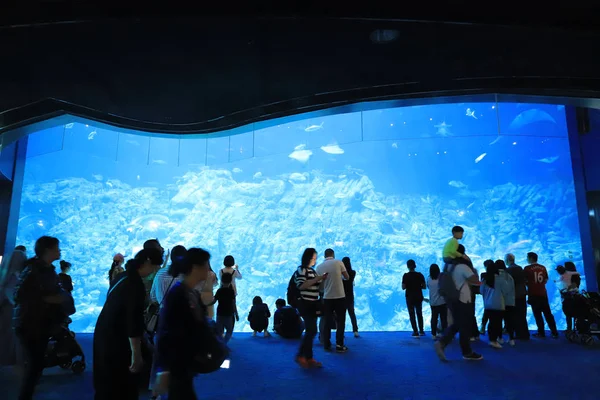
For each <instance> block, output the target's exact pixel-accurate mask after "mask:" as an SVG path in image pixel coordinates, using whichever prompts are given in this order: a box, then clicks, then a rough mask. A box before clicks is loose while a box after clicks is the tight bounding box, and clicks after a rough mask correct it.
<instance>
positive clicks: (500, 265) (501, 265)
mask: <svg viewBox="0 0 600 400" xmlns="http://www.w3.org/2000/svg"><path fill="white" fill-rule="evenodd" d="M494 266H495V267H496V269H497V270H498V271H506V263H505V262H504V260H496V262H494Z"/></svg>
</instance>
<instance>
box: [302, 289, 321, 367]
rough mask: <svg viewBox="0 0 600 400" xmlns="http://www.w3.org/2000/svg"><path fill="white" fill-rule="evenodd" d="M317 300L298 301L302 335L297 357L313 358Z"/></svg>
mask: <svg viewBox="0 0 600 400" xmlns="http://www.w3.org/2000/svg"><path fill="white" fill-rule="evenodd" d="M317 303H318V301H308V300H302V301H301V303H300V308H299V311H300V315H301V316H302V319H304V325H305V329H304V337H303V338H302V342H301V343H300V348H299V349H298V357H305V358H306V359H307V360H310V359H312V358H313V341H314V340H315V336H317V310H318V307H319V305H318V304H317Z"/></svg>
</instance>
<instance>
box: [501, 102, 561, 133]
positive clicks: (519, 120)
mask: <svg viewBox="0 0 600 400" xmlns="http://www.w3.org/2000/svg"><path fill="white" fill-rule="evenodd" d="M535 122H550V123H553V124H556V120H555V119H554V118H552V116H551V115H550V114H548V113H547V112H546V111H542V110H539V109H537V108H534V109H531V110H527V111H523V112H522V113H520V114H519V115H517V116H516V117H515V119H513V120H512V122H511V123H510V125H509V127H508V129H510V130H511V131H515V130H519V129H521V128H523V127H524V126H525V125H529V124H533V123H535Z"/></svg>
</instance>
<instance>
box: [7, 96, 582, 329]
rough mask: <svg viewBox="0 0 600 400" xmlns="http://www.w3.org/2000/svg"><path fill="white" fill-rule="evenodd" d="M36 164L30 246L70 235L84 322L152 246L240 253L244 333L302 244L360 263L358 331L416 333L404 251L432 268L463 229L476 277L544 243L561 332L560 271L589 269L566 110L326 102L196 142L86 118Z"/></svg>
mask: <svg viewBox="0 0 600 400" xmlns="http://www.w3.org/2000/svg"><path fill="white" fill-rule="evenodd" d="M27 157H28V158H27V162H26V170H25V179H24V190H23V196H22V204H21V215H20V218H19V227H18V244H23V245H26V246H27V247H28V249H33V243H34V242H35V240H36V239H37V238H38V237H40V236H42V235H52V236H56V237H58V238H59V239H60V240H61V241H62V251H63V258H64V259H66V260H68V261H70V262H72V264H73V268H72V271H71V274H72V277H73V282H74V286H75V290H74V297H75V302H76V306H77V313H76V314H75V315H74V316H73V325H72V327H73V329H74V330H75V331H79V332H90V331H92V330H93V328H94V324H95V322H96V318H97V316H98V314H99V313H100V310H101V308H102V305H103V303H104V300H105V298H106V292H107V288H108V284H109V282H108V279H107V276H108V270H109V268H110V266H111V261H112V257H113V255H114V254H115V253H117V252H120V253H123V254H125V255H126V257H131V256H133V255H134V254H135V252H136V251H138V250H139V249H140V248H141V246H142V244H143V242H144V241H145V240H146V239H149V238H158V239H159V240H160V241H161V243H162V244H163V246H164V247H165V248H171V247H173V246H175V245H178V244H182V245H184V246H186V247H192V246H200V247H203V248H206V249H208V250H209V251H210V252H211V253H212V255H213V259H212V265H213V268H215V269H217V268H220V267H221V264H222V260H223V258H224V257H225V256H226V255H228V254H231V255H233V256H234V257H235V259H236V261H237V263H238V265H239V266H240V271H241V272H242V274H243V280H242V281H240V282H239V283H238V292H239V297H238V307H239V310H240V314H241V319H240V323H239V324H237V325H236V330H243V331H249V330H250V328H249V325H248V323H247V322H246V318H245V314H247V312H248V311H249V309H250V307H251V302H252V299H253V297H254V296H261V297H262V298H263V300H264V301H265V302H266V303H267V304H268V305H269V307H270V308H271V309H274V307H275V300H276V299H277V298H280V297H281V298H285V295H286V288H287V284H288V281H289V279H290V276H291V274H292V273H293V272H294V270H295V269H296V267H297V266H298V265H299V263H300V257H301V255H302V252H303V250H304V248H306V247H315V248H316V249H317V250H318V251H319V261H321V260H322V259H323V251H324V250H325V249H326V248H328V247H331V248H333V249H334V250H335V251H336V256H337V257H338V258H342V257H345V256H347V257H350V259H351V261H352V265H353V267H354V269H355V270H356V271H357V278H356V282H355V295H356V301H355V305H356V314H357V316H358V323H359V328H360V330H361V331H394V330H411V329H410V323H409V318H408V313H407V310H406V302H405V298H404V293H403V291H402V288H401V282H402V275H403V274H404V273H405V272H407V268H406V261H407V260H409V259H414V260H415V261H416V263H417V266H418V271H420V272H422V273H423V274H424V275H425V276H426V277H427V276H428V274H429V266H430V264H432V263H438V264H441V252H442V247H443V245H444V242H445V241H446V240H447V239H448V238H449V237H450V236H451V232H450V230H451V228H452V226H454V225H462V226H463V227H464V228H465V231H466V232H465V236H464V241H463V243H464V245H465V247H466V249H467V253H468V254H469V255H470V256H471V258H472V259H473V261H474V263H475V266H476V267H477V268H478V269H479V270H480V271H482V270H483V261H484V260H486V259H488V258H492V259H498V258H503V257H504V255H505V254H506V253H507V252H512V253H514V254H515V255H516V256H517V261H518V263H519V264H520V265H523V266H524V265H525V264H526V260H525V258H526V253H527V252H529V251H535V252H536V253H538V254H539V256H540V262H541V263H542V264H544V265H546V267H547V268H548V271H549V273H550V277H551V280H550V282H549V283H548V291H549V296H550V302H551V305H552V309H553V311H554V314H555V316H556V317H557V321H558V323H559V328H560V327H561V326H562V327H564V322H565V321H564V316H563V314H562V311H561V306H560V294H559V291H558V285H557V284H556V283H554V281H553V279H557V278H558V276H557V275H556V273H555V272H554V267H555V266H556V265H557V264H558V263H562V262H564V261H566V260H572V261H574V262H575V264H576V265H577V266H578V267H579V269H580V270H582V264H581V259H582V256H581V244H580V236H579V227H578V219H577V209H576V204H575V193H574V186H573V174H572V169H571V160H570V152H569V144H568V140H567V129H566V121H565V112H564V107H562V106H556V105H543V104H510V103H498V104H496V103H471V104H444V105H428V106H412V107H401V108H385V109H375V110H373V109H371V110H368V111H359V112H353V113H345V114H332V113H331V112H330V113H329V114H321V115H319V114H310V115H307V116H306V118H305V119H301V118H298V117H296V118H294V119H293V120H292V119H287V120H286V119H282V120H278V121H271V123H270V124H263V125H250V126H247V127H245V128H242V129H238V130H235V131H231V132H222V133H221V134H219V135H213V136H211V135H209V136H205V135H201V136H186V137H169V136H166V135H164V136H162V137H159V136H156V135H155V136H152V135H139V134H134V133H124V132H122V131H121V132H118V131H117V130H111V129H107V128H106V127H100V126H94V124H93V123H92V122H89V123H87V124H86V123H80V122H74V123H69V124H66V125H63V126H58V127H54V128H50V129H47V130H43V131H39V132H37V133H34V134H31V135H30V137H29V144H28V154H27ZM582 272H583V271H582ZM425 296H426V297H427V291H425ZM481 303H482V302H481V299H479V300H478V303H477V308H478V312H479V314H480V315H481V313H482V311H483V310H482V304H481ZM424 314H425V321H429V308H428V307H424ZM529 322H530V326H531V327H534V326H535V322H534V320H533V317H532V316H531V315H530V318H529ZM426 325H427V327H428V322H426ZM347 328H348V330H349V329H351V328H350V322H349V321H348V327H347Z"/></svg>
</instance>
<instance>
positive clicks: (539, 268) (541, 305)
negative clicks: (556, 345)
mask: <svg viewBox="0 0 600 400" xmlns="http://www.w3.org/2000/svg"><path fill="white" fill-rule="evenodd" d="M527 262H528V263H529V265H528V266H526V267H525V276H526V279H527V294H528V295H529V304H530V305H531V310H532V311H533V316H534V317H535V323H536V324H537V328H538V331H537V333H535V334H534V335H533V336H535V337H540V338H543V337H546V332H545V330H544V318H546V323H547V324H548V327H549V328H550V332H551V333H552V337H553V338H555V339H556V338H558V331H557V330H556V321H555V320H554V315H552V310H550V302H549V301H548V292H547V291H546V282H548V271H547V270H546V267H544V266H543V265H541V264H538V255H537V254H535V253H527ZM542 314H543V316H544V317H542Z"/></svg>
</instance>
